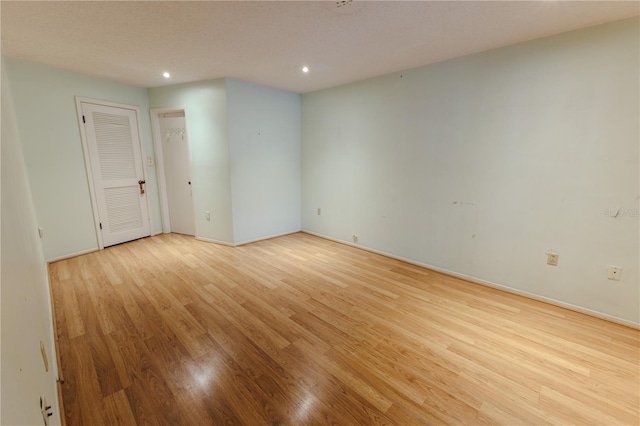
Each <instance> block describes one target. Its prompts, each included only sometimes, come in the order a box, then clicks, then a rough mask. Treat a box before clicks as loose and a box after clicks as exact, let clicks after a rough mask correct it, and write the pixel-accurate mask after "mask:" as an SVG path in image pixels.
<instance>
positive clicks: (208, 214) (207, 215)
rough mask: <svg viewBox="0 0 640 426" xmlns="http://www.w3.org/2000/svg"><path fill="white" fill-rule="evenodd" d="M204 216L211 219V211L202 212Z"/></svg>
mask: <svg viewBox="0 0 640 426" xmlns="http://www.w3.org/2000/svg"><path fill="white" fill-rule="evenodd" d="M204 218H205V219H207V220H211V212H209V211H206V212H204Z"/></svg>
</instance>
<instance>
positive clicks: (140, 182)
mask: <svg viewBox="0 0 640 426" xmlns="http://www.w3.org/2000/svg"><path fill="white" fill-rule="evenodd" d="M145 183H147V182H146V181H144V180H139V181H138V185H140V195H142V194H144V186H142V185H144V184H145Z"/></svg>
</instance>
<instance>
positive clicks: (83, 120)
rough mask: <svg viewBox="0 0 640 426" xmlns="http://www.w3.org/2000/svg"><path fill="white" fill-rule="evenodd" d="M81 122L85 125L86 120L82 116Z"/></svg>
mask: <svg viewBox="0 0 640 426" xmlns="http://www.w3.org/2000/svg"><path fill="white" fill-rule="evenodd" d="M82 122H83V123H86V120H85V119H84V115H83V116H82Z"/></svg>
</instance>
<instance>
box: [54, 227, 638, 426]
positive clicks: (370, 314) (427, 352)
mask: <svg viewBox="0 0 640 426" xmlns="http://www.w3.org/2000/svg"><path fill="white" fill-rule="evenodd" d="M50 278H51V286H52V293H53V298H54V310H55V317H56V329H57V330H56V331H57V335H58V347H59V352H60V363H61V370H62V373H63V376H64V379H65V382H64V383H63V385H62V393H63V399H64V407H65V411H66V412H65V418H66V421H67V424H68V425H115V424H122V425H134V424H139V425H143V424H152V425H169V424H170V425H178V424H185V425H205V424H244V425H259V424H291V425H308V424H314V425H315V424H318V425H320V424H339V425H348V424H366V425H369V424H388V425H394V424H395V425H414V424H426V425H435V424H438V425H439V424H465V425H475V424H505V425H514V424H594V425H595V424H608V425H618V424H629V425H638V424H639V423H640V416H639V404H640V401H639V398H640V397H639V394H640V389H639V386H640V385H639V383H640V376H639V375H640V364H639V342H640V332H639V331H638V330H634V329H631V328H628V327H624V326H619V325H616V324H613V323H609V322H606V321H603V320H599V319H596V318H593V317H589V316H586V315H583V314H579V313H576V312H572V311H568V310H565V309H562V308H558V307H554V306H551V305H548V304H544V303H541V302H537V301H533V300H529V299H526V298H523V297H519V296H516V295H512V294H508V293H505V292H501V291H498V290H494V289H491V288H487V287H483V286H480V285H477V284H473V283H469V282H466V281H463V280H460V279H457V278H452V277H449V276H446V275H443V274H439V273H436V272H433V271H429V270H426V269H422V268H419V267H416V266H412V265H409V264H406V263H403V262H399V261H396V260H392V259H389V258H386V257H382V256H378V255H375V254H372V253H369V252H366V251H363V250H358V249H355V248H352V247H348V246H345V245H341V244H337V243H334V242H330V241H327V240H323V239H320V238H317V237H313V236H310V235H307V234H302V233H299V234H293V235H289V236H286V237H281V238H277V239H272V240H267V241H262V242H259V243H254V244H250V245H247V246H242V247H236V248H232V247H225V246H219V245H215V244H210V243H205V242H199V241H196V240H195V239H193V238H190V237H185V236H180V235H175V234H168V235H161V236H157V237H151V238H146V239H143V240H139V241H134V242H131V243H127V244H123V245H120V246H116V247H111V248H108V249H106V250H104V251H101V252H96V253H92V254H88V255H84V256H80V257H76V258H73V259H68V260H63V261H59V262H56V263H53V264H51V265H50Z"/></svg>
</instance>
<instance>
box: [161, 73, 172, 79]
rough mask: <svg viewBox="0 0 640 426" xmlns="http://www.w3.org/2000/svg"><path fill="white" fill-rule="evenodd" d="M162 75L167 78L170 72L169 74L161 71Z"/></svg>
mask: <svg viewBox="0 0 640 426" xmlns="http://www.w3.org/2000/svg"><path fill="white" fill-rule="evenodd" d="M162 76H163V77H164V78H169V77H171V74H169V73H168V72H166V71H165V72H163V73H162Z"/></svg>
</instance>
